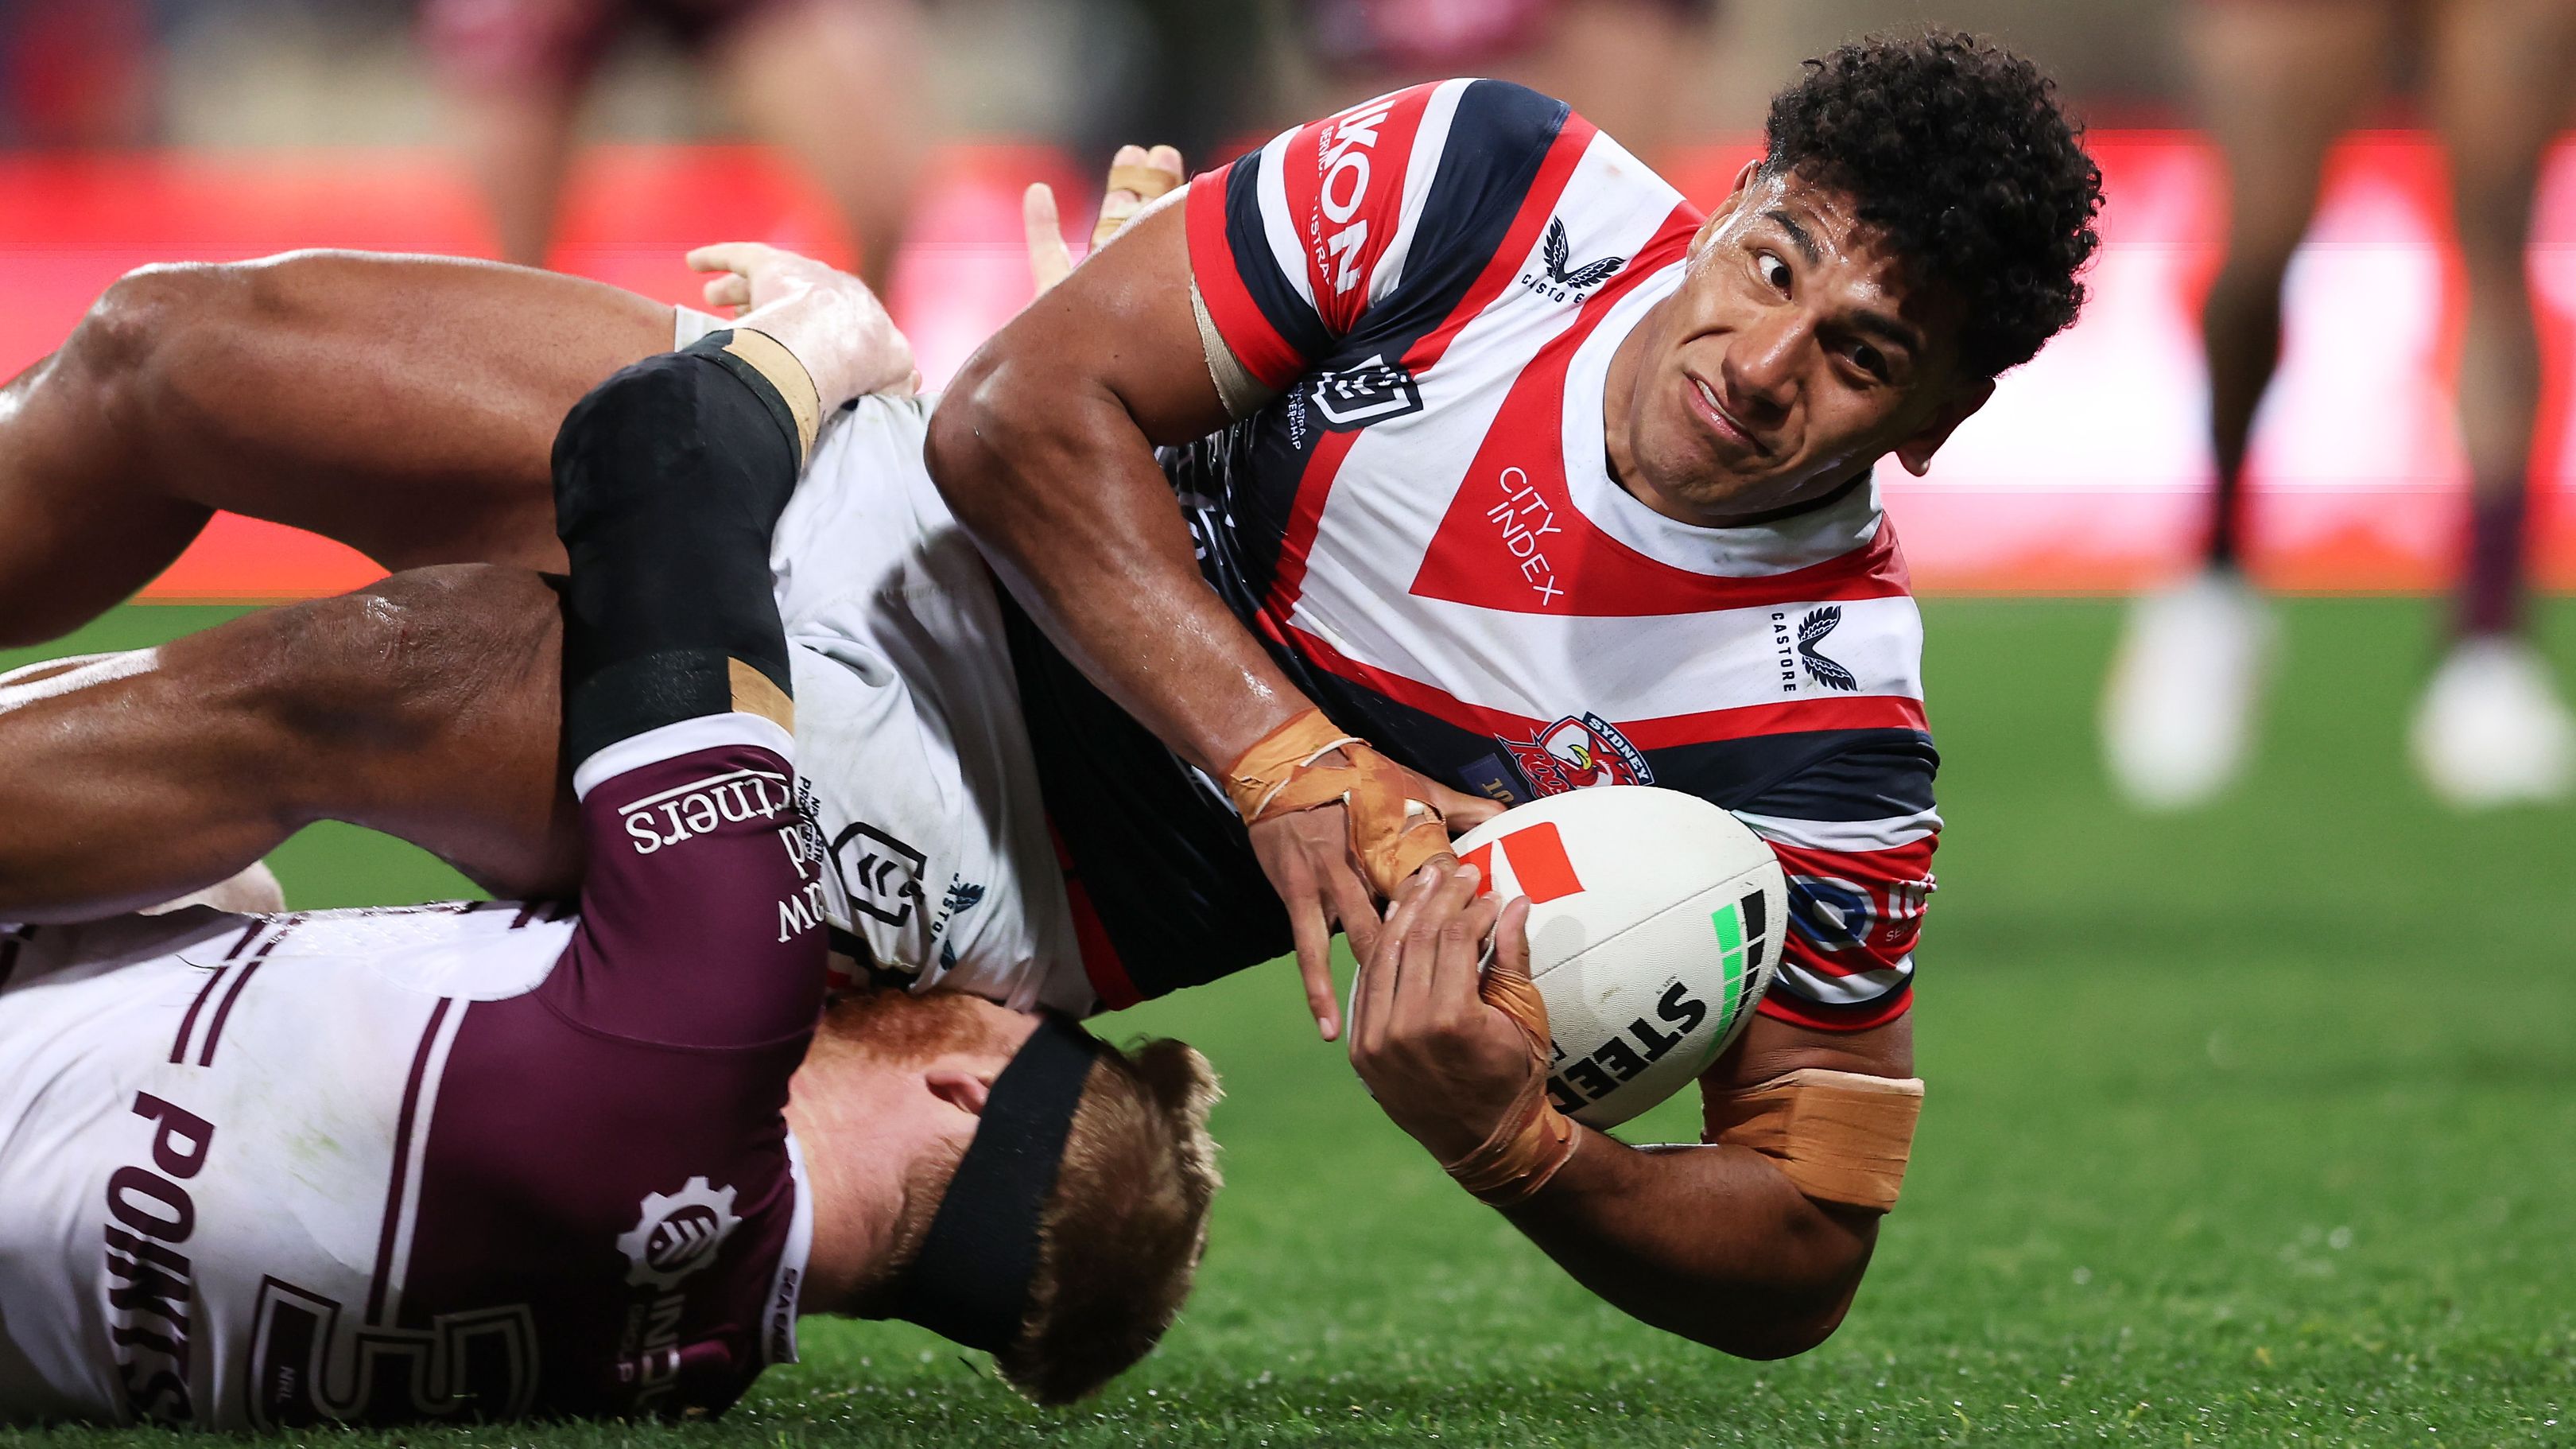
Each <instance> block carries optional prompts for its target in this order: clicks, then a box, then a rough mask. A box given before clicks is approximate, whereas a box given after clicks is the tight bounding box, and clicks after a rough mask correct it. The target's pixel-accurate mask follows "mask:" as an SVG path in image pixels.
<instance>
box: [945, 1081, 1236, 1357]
mask: <svg viewBox="0 0 2576 1449" xmlns="http://www.w3.org/2000/svg"><path fill="white" fill-rule="evenodd" d="M1221 1095H1222V1093H1221V1091H1220V1090H1219V1088H1218V1086H1217V1079H1216V1073H1215V1071H1214V1070H1213V1069H1211V1068H1210V1067H1209V1066H1208V1062H1207V1058H1205V1057H1203V1056H1201V1055H1199V1054H1198V1052H1197V1051H1196V1050H1195V1049H1193V1048H1192V1047H1190V1046H1189V1045H1188V1044H1187V1043H1185V1042H1178V1041H1173V1040H1170V1039H1168V1038H1163V1039H1157V1040H1151V1041H1145V1042H1140V1043H1137V1044H1136V1045H1134V1046H1131V1047H1129V1048H1128V1049H1127V1050H1125V1051H1117V1050H1114V1049H1113V1050H1111V1051H1107V1052H1104V1053H1102V1054H1101V1056H1100V1057H1099V1059H1098V1060H1097V1061H1096V1062H1095V1063H1094V1064H1093V1066H1092V1069H1091V1076H1090V1079H1089V1080H1088V1081H1086V1082H1085V1083H1084V1084H1083V1089H1082V1103H1081V1105H1080V1106H1078V1107H1076V1108H1075V1109H1074V1117H1073V1131H1072V1133H1071V1134H1070V1135H1069V1136H1068V1137H1067V1139H1066V1141H1065V1148H1064V1161H1063V1165H1062V1166H1060V1167H1059V1168H1058V1169H1057V1170H1056V1180H1055V1191H1054V1193H1053V1195H1052V1196H1050V1197H1049V1199H1048V1200H1047V1206H1046V1211H1045V1212H1044V1213H1043V1214H1042V1215H1041V1216H1040V1217H1039V1220H1038V1272H1037V1277H1036V1278H1035V1279H1034V1280H1033V1281H1032V1282H1031V1283H1030V1285H1029V1310H1028V1316H1027V1317H1026V1318H1024V1319H1022V1320H1021V1324H1020V1336H1019V1339H1018V1341H1017V1342H1015V1343H1013V1344H1012V1345H1011V1346H1010V1347H1009V1348H1008V1349H1006V1350H1004V1351H1003V1352H1001V1353H999V1354H996V1355H995V1356H994V1362H995V1364H996V1365H997V1366H998V1367H999V1368H1000V1369H1001V1371H1002V1376H1003V1377H1004V1378H1006V1379H1008V1380H1010V1382H1011V1384H1012V1386H1013V1387H1015V1388H1017V1389H1018V1390H1019V1391H1020V1392H1022V1393H1024V1394H1026V1395H1028V1396H1029V1397H1030V1398H1032V1399H1035V1400H1036V1401H1037V1402H1039V1403H1041V1404H1069V1403H1072V1402H1073V1401H1074V1400H1076V1399H1082V1398H1087V1397H1089V1396H1090V1395H1092V1394H1095V1393H1097V1392H1099V1391H1100V1388H1101V1386H1102V1385H1104V1384H1106V1383H1108V1382H1109V1381H1110V1380H1111V1379H1114V1378H1116V1377H1117V1376H1118V1375H1120V1374H1122V1373H1124V1372H1126V1371H1127V1370H1128V1369H1129V1368H1130V1367H1132V1366H1133V1365H1134V1364H1135V1363H1136V1361H1137V1360H1139V1359H1141V1358H1143V1357H1144V1356H1145V1355H1146V1354H1147V1353H1149V1352H1151V1351H1152V1349H1153V1347H1154V1345H1155V1343H1156V1342H1157V1341H1159V1340H1160V1339H1161V1338H1162V1336H1163V1331H1164V1330H1165V1329H1168V1328H1170V1327H1171V1326H1172V1320H1173V1319H1174V1318H1176V1317H1178V1316H1179V1314H1180V1311H1181V1301H1182V1300H1183V1299H1185V1298H1187V1297H1189V1293H1190V1285H1191V1283H1192V1281H1193V1280H1194V1279H1195V1278H1196V1277H1197V1275H1198V1266H1199V1259H1200V1258H1201V1257H1202V1256H1203V1255H1204V1254H1205V1253H1206V1251H1207V1223H1208V1207H1209V1204H1210V1202H1211V1201H1212V1200H1213V1199H1214V1198H1215V1196H1216V1190H1217V1189H1218V1188H1219V1187H1221V1186H1223V1185H1224V1179H1223V1177H1222V1176H1221V1175H1220V1174H1219V1173H1218V1171H1217V1164H1216V1142H1215V1140H1214V1139H1213V1138H1211V1137H1209V1135H1208V1129H1207V1119H1208V1111H1209V1109H1210V1108H1212V1107H1214V1106H1215V1105H1216V1102H1217V1098H1218V1097H1219V1096H1221Z"/></svg>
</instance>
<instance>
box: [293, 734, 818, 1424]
mask: <svg viewBox="0 0 2576 1449" xmlns="http://www.w3.org/2000/svg"><path fill="white" fill-rule="evenodd" d="M765 736H766V737H774V738H765ZM788 749H789V747H788V744H787V740H786V736H785V732H784V731H783V730H780V729H778V727H777V726H776V725H773V724H771V723H769V722H768V721H767V720H765V719H759V718H756V717H752V716H746V715H739V714H729V715H715V716H708V717H704V718H701V719H696V720H689V721H685V722H683V723H681V724H677V725H669V726H664V727H663V728H660V729H657V730H653V731H650V732H648V733H646V734H643V735H639V736H636V737H634V738H633V739H631V740H628V741H625V742H623V743H621V744H620V745H617V746H613V747H611V748H610V749H609V750H605V751H602V752H600V753H599V754H598V755H594V756H593V757H592V759H591V760H590V761H589V762H588V763H586V764H585V765H584V767H583V769H582V771H581V772H580V774H579V775H577V776H576V786H577V788H579V789H580V792H581V796H582V814H583V821H584V825H585V827H586V833H587V835H588V837H589V841H590V865H589V870H588V875H587V878H586V880H585V881H584V884H583V889H582V901H581V909H582V916H581V919H580V922H579V924H578V926H577V927H576V930H575V932H574V935H573V937H572V939H571V941H570V942H569V943H568V944H567V945H566V947H565V948H564V952H563V954H562V956H561V957H560V958H559V959H558V960H557V962H556V964H555V967H554V969H553V971H552V972H551V973H550V974H549V976H548V977H547V979H546V980H545V982H544V983H543V984H542V985H540V986H538V987H537V988H536V989H535V990H534V991H531V992H529V993H528V994H526V995H524V996H518V997H512V998H509V999H505V1000H499V1001H471V1002H468V1001H454V1002H448V1003H443V1004H442V1006H441V1007H440V1014H441V1017H442V1018H445V1017H446V1016H448V1015H449V1014H451V1013H452V1014H453V1015H454V1016H455V1017H456V1020H454V1021H453V1022H451V1023H447V1024H446V1026H445V1028H444V1029H442V1025H441V1023H439V1022H433V1024H432V1026H431V1028H430V1030H429V1032H428V1034H427V1036H425V1038H424V1040H423V1045H422V1058H421V1063H422V1064H421V1066H420V1067H419V1068H417V1069H416V1070H417V1072H418V1074H419V1080H418V1084H417V1089H416V1094H417V1098H418V1102H419V1106H418V1108H417V1111H418V1115H419V1117H420V1118H421V1119H422V1121H423V1123H424V1125H425V1128H426V1132H427V1141H426V1150H425V1151H424V1152H423V1153H422V1154H421V1155H420V1158H419V1172H420V1181H419V1184H418V1189H417V1199H416V1204H414V1203H409V1202H407V1201H406V1198H407V1196H408V1194H407V1193H406V1191H405V1188H404V1185H403V1184H400V1183H397V1184H396V1185H395V1190H394V1193H393V1195H392V1201H391V1206H390V1209H389V1210H390V1211H391V1212H392V1213H394V1214H395V1215H396V1219H403V1218H407V1219H408V1222H407V1224H402V1223H398V1222H397V1221H396V1220H395V1219H389V1223H388V1226H389V1229H393V1231H390V1232H389V1235H388V1245H389V1248H390V1246H391V1245H393V1244H395V1243H398V1242H400V1241H402V1240H404V1239H407V1240H408V1245H409V1247H408V1251H407V1252H406V1253H403V1254H402V1255H401V1257H400V1258H399V1259H398V1260H395V1259H389V1260H388V1267H389V1268H392V1269H395V1271H391V1272H388V1273H387V1274H386V1275H385V1278H384V1279H383V1283H384V1287H383V1289H382V1290H381V1291H380V1293H379V1294H378V1296H377V1299H376V1301H375V1302H373V1303H371V1304H370V1305H368V1312H369V1314H370V1318H371V1321H374V1322H376V1323H379V1324H381V1326H382V1330H383V1331H384V1332H386V1333H388V1334H391V1335H397V1336H406V1335H407V1336H424V1335H425V1336H429V1337H431V1338H437V1337H439V1336H441V1335H452V1332H453V1330H452V1328H451V1327H449V1325H454V1324H457V1323H476V1324H487V1325H489V1335H490V1337H489V1348H490V1351H489V1352H488V1353H486V1354H485V1355H484V1356H483V1357H482V1358H480V1359H478V1360H475V1361H473V1362H472V1363H466V1362H463V1361H460V1362H459V1364H458V1366H457V1368H458V1371H459V1372H465V1371H467V1370H471V1371H472V1373H473V1374H475V1375H477V1377H473V1378H468V1379H460V1380H457V1381H455V1382H453V1383H450V1384H447V1385H444V1386H443V1388H442V1391H441V1392H440V1393H436V1394H432V1395H430V1396H428V1397H427V1398H424V1399H422V1400H419V1401H412V1400H409V1399H407V1398H404V1397H402V1395H404V1394H408V1393H409V1392H410V1391H409V1390H408V1389H405V1388H403V1387H402V1386H400V1385H393V1384H389V1385H386V1386H385V1388H384V1391H385V1392H386V1393H387V1394H388V1395H392V1396H393V1397H389V1398H387V1399H386V1400H384V1401H382V1402H379V1403H374V1404H369V1405H367V1406H365V1408H364V1410H363V1411H362V1415H361V1416H362V1417H366V1418H373V1419H399V1418H419V1417H441V1416H444V1415H446V1414H449V1413H477V1414H490V1413H493V1412H495V1411H496V1410H498V1409H502V1408H507V1409H508V1410H509V1411H510V1412H514V1413H524V1412H537V1413H562V1414H583V1415H597V1414H617V1415H627V1414H670V1413H679V1412H685V1411H712V1410H718V1409H722V1408H724V1407H725V1406H727V1405H729V1404H731V1403H732V1402H733V1401H734V1400H735V1399H736V1398H737V1397H739V1396H740V1395H741V1393H742V1391H743V1390H744V1389H745V1388H747V1387H749V1385H750V1383H751V1381H752V1379H753V1378H754V1377H756V1376H757V1375H758V1374H759V1372H760V1371H761V1369H762V1368H764V1367H766V1366H767V1365H768V1364H769V1363H771V1362H773V1361H776V1360H777V1359H780V1358H784V1357H787V1356H789V1355H790V1353H791V1352H792V1348H791V1345H792V1343H793V1324H794V1317H795V1311H796V1290H797V1287H798V1283H797V1277H798V1274H799V1273H800V1272H801V1268H802V1261H803V1256H804V1247H803V1238H804V1236H805V1234H806V1233H807V1232H808V1231H809V1230H808V1229H806V1228H804V1227H802V1226H801V1224H802V1222H804V1221H805V1219H803V1218H802V1217H801V1216H800V1211H799V1203H798V1198H799V1193H798V1189H797V1185H796V1175H795V1169H794V1167H793V1165H792V1162H791V1155H790V1148H789V1144H788V1136H787V1123H786V1119H785V1117H784V1115H783V1111H784V1108H785V1106H786V1102H787V1091H788V1082H789V1079H790V1078H791V1077H792V1076H793V1075H794V1073H795V1071H796V1069H797V1067H798V1065H799V1064H800V1063H801V1062H802V1061H803V1059H804V1055H805V1047H806V1043H807V1042H808V1040H809V1039H810V1037H811V1033H812V1029H813V1025H814V1021H815V1018H816V1015H817V1013H818V1011H819V1009H820V1005H821V995H822V981H823V967H824V943H823V933H822V931H821V929H820V928H819V927H818V926H817V925H816V924H815V916H814V914H813V912H812V910H811V909H810V907H809V906H806V905H805V901H806V897H805V895H804V891H805V888H806V884H807V874H806V873H807V871H808V870H810V868H811V867H810V866H807V865H805V864H804V863H803V857H802V853H801V851H798V850H795V849H792V848H791V847H792V846H793V844H794V840H793V825H794V821H795V815H794V811H793V807H792V804H791V800H792V796H791V793H790V785H789V783H788V782H789V781H790V780H791V779H792V778H793V776H792V771H791V770H790V769H789V768H788ZM602 776H604V777H605V778H601V777H602ZM782 832H785V835H784V836H782ZM442 1038H443V1039H442ZM351 1306H352V1307H355V1305H351ZM278 1387H280V1388H281V1389H282V1390H285V1389H292V1388H293V1384H292V1382H291V1381H290V1380H288V1379H285V1378H281V1379H280V1380H279V1385H278ZM468 1396H470V1397H471V1398H472V1399H473V1400H475V1401H477V1402H471V1403H469V1402H465V1399H466V1397H468ZM297 1418H298V1414H297V1412H296V1410H295V1408H294V1407H293V1406H291V1405H287V1404H280V1405H278V1406H276V1407H275V1408H274V1409H273V1410H272V1411H271V1412H270V1414H269V1417H268V1422H272V1423H278V1424H286V1423H291V1422H294V1421H295V1420H296V1419H297Z"/></svg>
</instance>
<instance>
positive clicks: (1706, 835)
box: [1457, 785, 1789, 1127]
mask: <svg viewBox="0 0 2576 1449" xmlns="http://www.w3.org/2000/svg"><path fill="white" fill-rule="evenodd" d="M1457 848H1458V858H1459V859H1460V860H1462V861H1464V862H1466V863H1467V864H1470V865H1473V866H1475V867H1477V869H1478V870H1480V871H1482V872H1483V874H1484V877H1485V883H1486V888H1487V889H1488V890H1490V891H1492V892H1495V893H1498V894H1500V895H1502V896H1503V897H1504V898H1505V899H1509V898H1510V897H1512V896H1516V895H1519V896H1527V897H1529V899H1530V919H1529V938H1530V975H1531V977H1532V978H1533V979H1534V980H1535V981H1536V982H1537V983H1538V989H1539V994H1540V995H1541V996H1544V997H1545V998H1547V1020H1548V1030H1549V1033H1550V1034H1551V1035H1552V1036H1554V1037H1555V1039H1556V1041H1555V1048H1556V1049H1555V1053H1554V1059H1553V1060H1552V1061H1551V1063H1550V1064H1549V1069H1548V1081H1547V1089H1548V1095H1549V1096H1550V1097H1551V1098H1553V1099H1554V1100H1555V1102H1556V1105H1557V1108H1558V1110H1560V1111H1562V1112H1564V1113H1565V1114H1566V1115H1567V1116H1570V1117H1572V1118H1574V1119H1575V1120H1576V1121H1578V1122H1581V1123H1583V1124H1584V1125H1586V1126H1590V1127H1613V1126H1616V1125H1618V1124H1619V1123H1621V1122H1625V1121H1627V1120H1628V1119H1629V1118H1631V1117H1634V1116H1636V1115H1637V1114H1638V1113H1640V1112H1643V1111H1645V1110H1646V1109H1647V1108H1649V1107H1652V1106H1654V1105H1655V1104H1656V1103H1658V1102H1661V1101H1663V1100H1664V1099H1665V1098H1666V1097H1669V1096H1671V1095H1672V1094H1673V1093H1675V1092H1678V1091H1680V1090H1681V1089H1682V1087H1683V1086H1684V1085H1685V1084H1687V1083H1688V1082H1690V1081H1691V1080H1692V1079H1693V1078H1695V1077H1697V1076H1699V1074H1700V1073H1702V1072H1704V1071H1706V1070H1707V1069H1708V1066H1709V1064H1710V1063H1711V1062H1714V1061H1716V1060H1717V1056H1718V1053H1720V1052H1722V1051H1724V1050H1726V1048H1727V1046H1728V1044H1729V1043H1731V1042H1733V1041H1734V1040H1735V1037H1736V1034H1737V1033H1738V1032H1740V1031H1742V1030H1743V1028H1744V1025H1745V1023H1746V1022H1748V1021H1750V1020H1751V1019H1752V1017H1753V1006H1754V1003H1756V1002H1758V1001H1760V1000H1761V999H1762V993H1763V992H1764V991H1766V990H1768V989H1769V988H1770V985H1771V978H1772V976H1773V974H1774V973H1775V972H1776V971H1778V969H1779V962H1780V942H1781V939H1782V937H1783V936H1784V935H1785V934H1786V933H1787V931H1788V924H1789V922H1788V906H1789V901H1788V883H1787V881H1786V879H1785V878H1784V877H1783V876H1782V874H1781V871H1780V860H1779V857H1778V856H1776V855H1773V854H1772V853H1771V847H1770V846H1769V845H1767V844H1765V843H1764V842H1763V840H1762V838H1761V837H1760V836H1758V835H1755V834H1754V833H1753V832H1752V830H1751V829H1749V828H1747V827H1746V826H1745V824H1744V823H1743V822H1742V821H1740V820H1737V819H1736V818H1735V817H1734V816H1732V815H1729V814H1728V813H1726V812H1725V811H1724V810H1721V809H1719V808H1718V807H1717V806H1715V805H1712V804H1710V803H1709V802H1707V801H1705V800H1702V799H1700V798H1699V797H1698V796H1696V795H1685V794H1683V793H1681V792H1680V791H1678V790H1660V789H1657V788H1655V787H1653V786H1651V785H1610V786H1599V787H1595V788H1592V789H1584V790H1570V791H1567V792H1566V793H1564V794H1562V795H1550V796H1548V797H1547V798H1545V799H1543V800H1539V801H1537V802H1535V803H1533V804H1528V805H1523V806H1519V807H1517V808H1515V809H1512V810H1506V811H1504V812H1503V813H1502V814H1501V815H1499V816H1496V817H1495V818H1494V819H1492V820H1488V821H1486V822H1485V823H1484V824H1482V825H1479V826H1477V827H1476V828H1475V829H1474V830H1471V831H1469V832H1467V833H1466V834H1465V835H1462V836H1460V837H1459V838H1458V842H1457Z"/></svg>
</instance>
